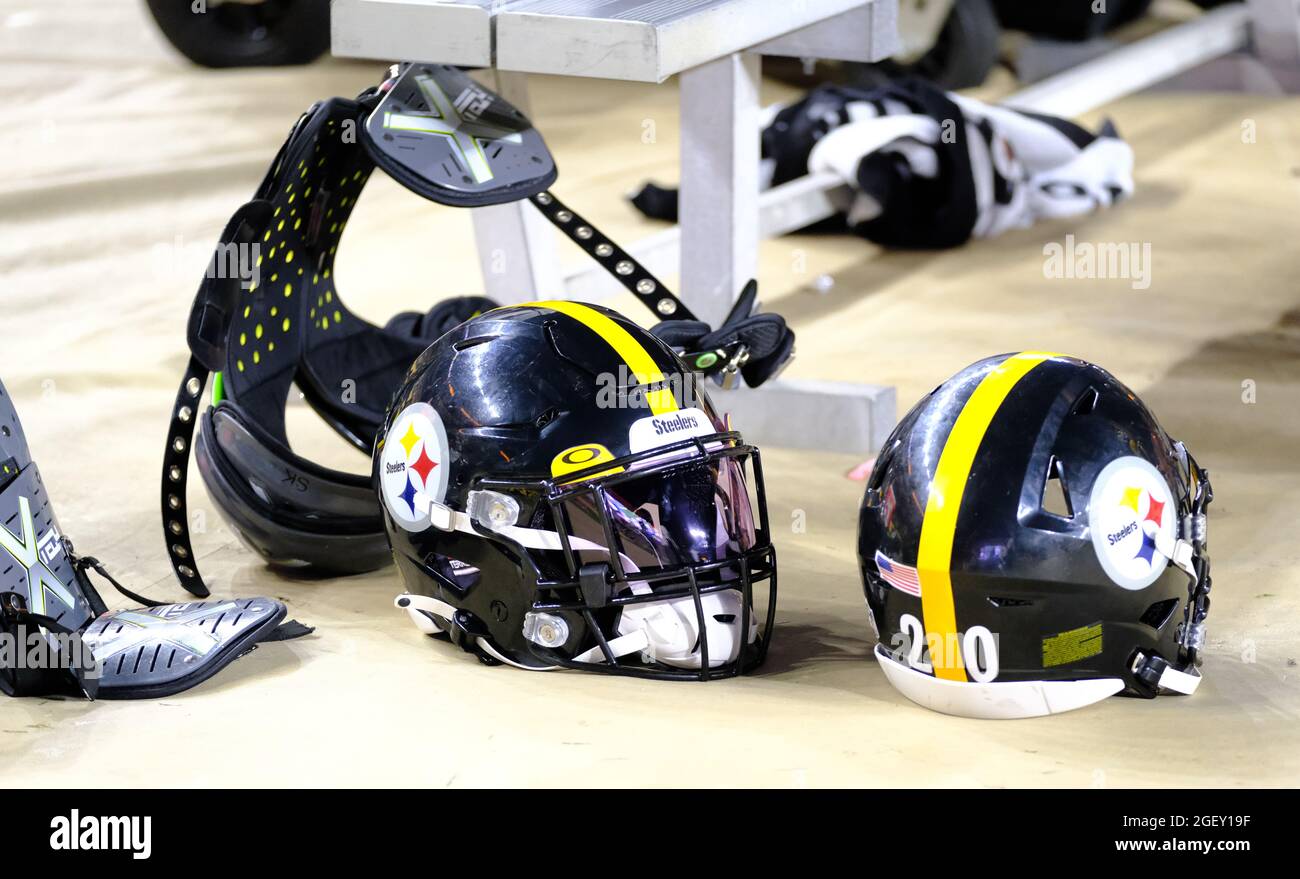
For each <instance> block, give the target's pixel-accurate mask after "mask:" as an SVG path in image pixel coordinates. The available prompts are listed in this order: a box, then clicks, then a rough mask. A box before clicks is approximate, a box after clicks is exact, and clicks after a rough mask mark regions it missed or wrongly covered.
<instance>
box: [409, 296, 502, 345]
mask: <svg viewBox="0 0 1300 879" xmlns="http://www.w3.org/2000/svg"><path fill="white" fill-rule="evenodd" d="M496 307H497V304H496V303H495V302H493V301H492V300H491V299H488V298H487V297H486V296H456V297H454V298H452V299H445V300H443V301H442V302H439V303H438V304H437V305H435V306H434V307H433V308H430V309H429V310H428V311H427V312H425V313H424V314H420V312H418V311H403V312H400V313H398V314H395V315H393V316H392V317H391V318H389V319H388V323H387V324H385V325H384V329H386V330H389V331H390V332H394V333H401V334H402V335H409V336H411V337H412V338H415V339H427V340H428V341H430V342H432V341H433V340H434V339H437V338H439V337H441V336H443V335H444V334H446V333H448V332H450V331H451V330H454V329H455V328H456V327H458V326H460V325H461V324H463V323H464V322H465V321H467V320H469V319H470V318H471V317H475V316H477V315H480V314H482V313H483V312H485V311H491V310H492V309H494V308H496Z"/></svg>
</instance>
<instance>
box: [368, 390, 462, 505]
mask: <svg viewBox="0 0 1300 879" xmlns="http://www.w3.org/2000/svg"><path fill="white" fill-rule="evenodd" d="M447 457H448V455H447V431H446V429H445V428H444V427H443V426H442V419H440V418H439V417H438V413H437V412H435V411H433V407H432V406H430V405H429V404H428V403H414V404H412V405H410V406H407V407H406V408H405V409H403V410H402V412H401V414H400V415H398V416H397V417H396V418H395V419H393V424H392V427H390V428H389V429H388V435H387V436H386V437H385V439H384V450H383V451H382V452H381V453H380V456H379V493H380V494H381V495H382V496H383V498H384V506H386V507H387V508H388V512H389V513H391V514H392V516H393V520H394V521H396V522H397V524H398V525H401V526H402V527H403V528H405V529H406V530H407V531H420V530H423V529H424V528H426V527H428V524H429V504H431V503H439V504H440V503H442V500H443V498H444V497H445V496H446V493H447Z"/></svg>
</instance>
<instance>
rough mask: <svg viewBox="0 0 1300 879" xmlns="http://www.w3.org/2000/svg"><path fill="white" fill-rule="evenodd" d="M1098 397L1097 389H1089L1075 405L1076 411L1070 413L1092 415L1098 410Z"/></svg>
mask: <svg viewBox="0 0 1300 879" xmlns="http://www.w3.org/2000/svg"><path fill="white" fill-rule="evenodd" d="M1098 396H1099V395H1098V394H1097V389H1096V388H1088V390H1086V391H1084V392H1083V394H1082V396H1080V397H1079V399H1078V401H1077V402H1076V403H1075V404H1074V409H1072V410H1071V411H1070V414H1071V415H1091V414H1092V412H1093V410H1094V409H1096V408H1097V398H1098Z"/></svg>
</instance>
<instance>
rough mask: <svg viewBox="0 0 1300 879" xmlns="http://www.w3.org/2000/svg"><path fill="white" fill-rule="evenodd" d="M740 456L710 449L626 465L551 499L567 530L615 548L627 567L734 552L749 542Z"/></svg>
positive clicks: (750, 519) (670, 565) (705, 559)
mask: <svg viewBox="0 0 1300 879" xmlns="http://www.w3.org/2000/svg"><path fill="white" fill-rule="evenodd" d="M746 463H747V461H746V458H745V457H743V456H731V455H718V456H716V457H710V458H705V459H699V458H695V459H692V460H689V461H684V462H680V463H676V464H672V465H669V466H668V467H666V468H665V467H662V466H659V467H656V468H655V469H653V470H645V469H642V470H636V469H631V470H629V471H628V472H626V473H624V474H620V475H618V476H613V477H609V478H607V479H605V480H602V482H601V483H600V484H599V485H593V486H590V487H584V488H583V489H581V490H578V491H577V492H575V493H573V494H571V495H567V496H565V497H564V498H562V499H561V500H559V501H558V502H557V506H559V507H561V508H562V511H563V519H564V520H566V521H567V524H568V530H569V533H570V534H571V535H573V536H574V537H579V538H582V539H583V540H587V541H591V542H592V543H595V544H598V545H600V546H606V547H610V548H611V549H612V550H614V551H616V552H617V553H618V554H619V556H620V561H621V562H622V565H623V567H624V568H625V573H627V574H630V573H632V572H634V571H646V572H656V571H663V570H672V569H676V568H682V567H686V566H690V565H700V564H709V563H713V562H725V561H727V560H730V559H739V558H740V557H741V556H742V555H744V553H746V552H748V551H749V550H752V549H754V547H755V545H756V527H755V520H754V503H753V501H752V500H751V497H750V494H749V490H748V485H749V480H748V479H747V478H746V469H747V467H746ZM578 555H579V557H580V558H581V560H582V561H598V560H603V559H604V558H605V556H604V554H603V553H593V552H591V551H580V552H579V553H578Z"/></svg>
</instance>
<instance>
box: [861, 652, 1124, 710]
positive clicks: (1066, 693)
mask: <svg viewBox="0 0 1300 879" xmlns="http://www.w3.org/2000/svg"><path fill="white" fill-rule="evenodd" d="M876 660H877V661H878V662H879V663H880V667H881V668H882V669H884V672H885V678H886V679H887V680H888V681H889V683H891V684H893V686H894V688H895V689H896V690H898V692H900V693H902V694H903V695H904V696H906V697H907V698H909V699H911V700H912V701H913V702H915V703H916V704H917V705H920V706H922V707H924V708H929V709H931V710H933V711H939V712H942V713H944V714H954V715H956V716H958V717H979V718H987V719H992V720H1010V719H1013V718H1020V717H1043V716H1046V715H1048V714H1061V713H1062V712H1065V711H1073V710H1074V709H1076V708H1082V707H1083V706H1085V705H1091V704H1092V703H1094V702H1100V701H1101V700H1102V699H1105V698H1106V697H1107V696H1113V695H1115V694H1116V693H1118V692H1119V691H1120V690H1123V689H1124V682H1123V681H1122V680H1120V679H1119V678H1090V679H1085V680H1079V681H1004V682H997V681H994V682H993V683H988V684H981V683H976V682H974V681H949V680H944V679H943V678H936V677H934V676H932V675H928V674H925V673H924V672H919V671H917V670H916V669H913V668H908V667H907V666H906V665H904V664H903V663H901V662H899V661H898V660H896V659H894V658H893V657H892V656H891V655H890V653H889V651H888V650H887V649H886V648H885V647H884V645H882V644H877V645H876Z"/></svg>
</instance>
